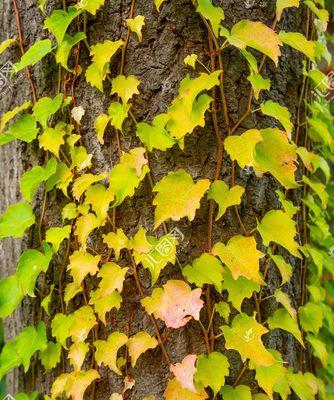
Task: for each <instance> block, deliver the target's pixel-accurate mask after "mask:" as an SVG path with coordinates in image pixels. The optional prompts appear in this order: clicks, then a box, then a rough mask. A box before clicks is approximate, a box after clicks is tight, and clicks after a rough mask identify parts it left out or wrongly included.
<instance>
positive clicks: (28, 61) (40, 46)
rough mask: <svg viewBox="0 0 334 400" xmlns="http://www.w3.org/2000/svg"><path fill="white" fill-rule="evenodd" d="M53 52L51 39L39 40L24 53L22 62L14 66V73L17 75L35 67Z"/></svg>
mask: <svg viewBox="0 0 334 400" xmlns="http://www.w3.org/2000/svg"><path fill="white" fill-rule="evenodd" d="M51 50H52V44H51V40H50V39H45V40H38V41H37V42H36V43H34V44H33V45H32V46H31V47H30V48H29V49H28V51H26V52H25V53H24V55H23V56H22V57H21V60H20V61H19V62H18V63H15V64H14V65H13V72H14V73H15V74H17V73H18V72H19V71H21V70H22V69H24V68H26V67H28V66H29V65H35V64H36V63H37V62H38V61H40V60H41V59H42V58H43V57H45V56H46V55H47V54H49V53H50V52H51Z"/></svg>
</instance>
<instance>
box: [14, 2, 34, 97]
mask: <svg viewBox="0 0 334 400" xmlns="http://www.w3.org/2000/svg"><path fill="white" fill-rule="evenodd" d="M13 6H14V10H15V17H16V24H17V31H18V35H19V47H20V51H21V55H22V56H23V55H24V53H25V51H24V46H23V35H22V24H21V16H20V10H19V8H18V6H17V2H16V0H13ZM25 74H26V78H27V80H28V82H29V85H30V89H31V94H32V98H33V101H34V104H35V103H36V102H37V96H36V89H35V85H34V83H33V81H32V78H31V74H30V70H29V67H26V68H25Z"/></svg>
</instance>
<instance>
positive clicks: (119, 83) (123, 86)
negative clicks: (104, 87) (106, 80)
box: [111, 75, 140, 104]
mask: <svg viewBox="0 0 334 400" xmlns="http://www.w3.org/2000/svg"><path fill="white" fill-rule="evenodd" d="M111 84H112V90H111V94H115V93H117V95H118V96H119V97H120V98H121V99H122V102H123V104H127V103H128V101H129V100H131V98H132V97H133V95H135V94H139V90H138V86H139V85H140V81H139V80H138V79H137V78H136V77H135V76H134V75H129V76H124V75H118V76H117V77H116V78H114V79H113V80H112V82H111Z"/></svg>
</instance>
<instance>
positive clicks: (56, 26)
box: [44, 7, 81, 45]
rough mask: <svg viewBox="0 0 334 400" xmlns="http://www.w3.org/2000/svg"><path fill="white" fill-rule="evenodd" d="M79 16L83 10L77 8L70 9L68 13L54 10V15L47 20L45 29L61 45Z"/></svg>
mask: <svg viewBox="0 0 334 400" xmlns="http://www.w3.org/2000/svg"><path fill="white" fill-rule="evenodd" d="M79 14H81V10H77V9H76V8H75V7H69V8H68V11H64V10H54V11H52V14H51V15H50V16H49V17H47V18H46V20H45V23H44V28H46V29H48V31H49V32H50V33H52V34H53V36H54V37H55V38H56V40H57V43H58V45H60V44H61V42H62V41H63V39H64V36H65V33H66V31H67V28H68V27H69V25H70V24H71V22H72V21H73V20H74V18H75V17H77V16H78V15H79Z"/></svg>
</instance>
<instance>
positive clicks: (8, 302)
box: [0, 275, 24, 319]
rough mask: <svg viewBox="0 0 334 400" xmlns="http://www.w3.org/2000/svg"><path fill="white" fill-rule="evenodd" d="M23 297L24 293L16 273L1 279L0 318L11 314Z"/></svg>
mask: <svg viewBox="0 0 334 400" xmlns="http://www.w3.org/2000/svg"><path fill="white" fill-rule="evenodd" d="M23 297H24V294H23V293H22V289H21V287H20V285H19V283H18V281H17V276H16V275H12V276H9V277H8V278H5V279H2V280H1V281H0V318H2V319H5V318H7V317H8V316H9V315H11V314H12V313H13V312H14V311H15V309H16V307H17V306H18V305H19V303H20V302H21V300H22V299H23Z"/></svg>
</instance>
